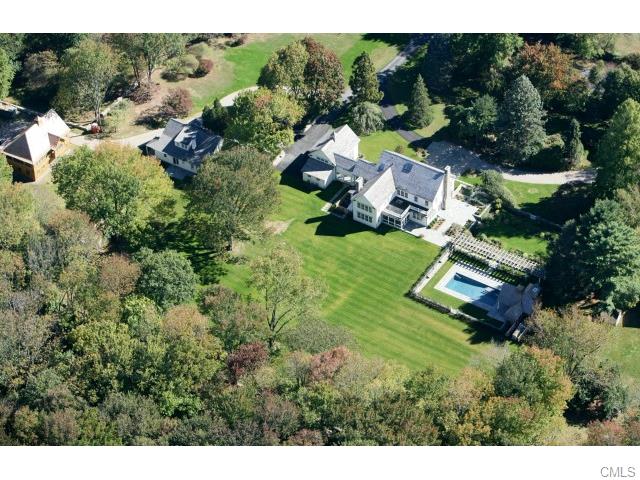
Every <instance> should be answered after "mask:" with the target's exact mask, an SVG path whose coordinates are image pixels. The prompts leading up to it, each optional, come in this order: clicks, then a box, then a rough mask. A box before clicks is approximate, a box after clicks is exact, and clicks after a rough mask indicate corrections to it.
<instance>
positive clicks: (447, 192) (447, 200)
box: [442, 165, 454, 210]
mask: <svg viewBox="0 0 640 480" xmlns="http://www.w3.org/2000/svg"><path fill="white" fill-rule="evenodd" d="M453 187H454V185H453V175H452V174H451V167H450V166H449V165H447V166H446V167H444V201H443V202H442V203H443V205H442V206H443V208H444V210H446V209H447V208H449V206H451V200H452V199H453V190H454V188H453Z"/></svg>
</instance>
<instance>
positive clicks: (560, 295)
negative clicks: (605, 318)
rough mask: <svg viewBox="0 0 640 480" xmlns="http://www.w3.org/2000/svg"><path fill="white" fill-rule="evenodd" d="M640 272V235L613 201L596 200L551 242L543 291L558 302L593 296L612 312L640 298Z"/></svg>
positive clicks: (562, 302)
mask: <svg viewBox="0 0 640 480" xmlns="http://www.w3.org/2000/svg"><path fill="white" fill-rule="evenodd" d="M638 272H640V238H639V237H638V234H637V233H636V232H635V231H634V230H633V229H632V228H631V227H629V226H628V225H626V223H625V218H624V211H623V210H622V209H621V208H620V206H619V205H618V204H617V203H616V202H615V201H613V200H598V201H597V202H596V204H595V205H594V207H593V208H592V209H591V210H590V211H589V212H588V213H586V214H584V215H582V216H581V217H580V218H579V219H578V220H577V221H572V222H569V223H567V225H565V227H564V229H563V230H562V233H561V234H560V236H559V237H558V239H557V240H556V241H554V242H553V243H552V244H551V246H550V257H549V262H548V264H547V275H546V276H547V281H548V288H546V289H545V292H546V293H547V295H548V296H549V299H550V300H551V301H552V302H554V303H559V304H566V303H569V302H572V301H577V300H581V299H584V298H586V297H588V296H590V295H595V296H596V298H598V299H599V300H601V301H602V302H603V304H602V305H603V306H604V307H606V308H607V309H609V310H610V309H612V307H616V308H622V309H628V308H631V307H633V306H634V305H636V304H637V303H638V300H640V292H639V290H640V278H639V276H638Z"/></svg>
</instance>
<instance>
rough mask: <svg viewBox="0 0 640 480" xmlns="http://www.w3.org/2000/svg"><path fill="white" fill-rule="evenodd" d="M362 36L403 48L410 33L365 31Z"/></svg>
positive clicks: (407, 41) (365, 38)
mask: <svg viewBox="0 0 640 480" xmlns="http://www.w3.org/2000/svg"><path fill="white" fill-rule="evenodd" d="M362 38H363V39H364V40H369V41H374V42H383V43H386V44H387V45H393V46H394V47H398V48H400V49H402V48H404V47H405V46H406V45H407V43H409V39H410V38H411V34H409V33H365V34H364V35H363V36H362Z"/></svg>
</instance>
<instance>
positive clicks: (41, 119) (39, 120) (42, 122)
mask: <svg viewBox="0 0 640 480" xmlns="http://www.w3.org/2000/svg"><path fill="white" fill-rule="evenodd" d="M36 123H37V124H38V125H40V126H42V125H44V118H42V117H41V116H37V117H36Z"/></svg>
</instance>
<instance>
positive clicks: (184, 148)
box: [174, 140, 196, 151]
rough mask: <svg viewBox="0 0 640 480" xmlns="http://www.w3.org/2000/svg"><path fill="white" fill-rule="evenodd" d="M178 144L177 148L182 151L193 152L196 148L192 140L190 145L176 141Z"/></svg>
mask: <svg viewBox="0 0 640 480" xmlns="http://www.w3.org/2000/svg"><path fill="white" fill-rule="evenodd" d="M174 143H175V144H176V147H178V148H181V149H182V150H187V151H189V150H191V149H192V148H195V146H196V145H195V143H196V142H195V141H194V140H191V141H190V142H189V143H184V142H179V141H177V140H176V141H175V142H174Z"/></svg>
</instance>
